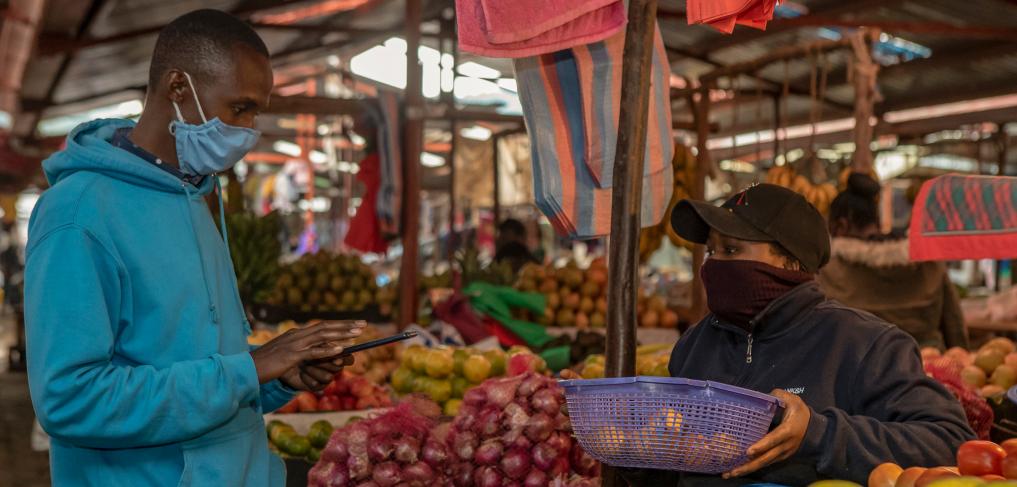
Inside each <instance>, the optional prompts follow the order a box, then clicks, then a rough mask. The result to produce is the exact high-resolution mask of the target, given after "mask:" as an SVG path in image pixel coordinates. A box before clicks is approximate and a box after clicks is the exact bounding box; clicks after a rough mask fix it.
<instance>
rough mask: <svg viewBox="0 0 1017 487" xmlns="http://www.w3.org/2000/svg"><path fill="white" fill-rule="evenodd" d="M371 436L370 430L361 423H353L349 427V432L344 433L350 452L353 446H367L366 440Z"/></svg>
mask: <svg viewBox="0 0 1017 487" xmlns="http://www.w3.org/2000/svg"><path fill="white" fill-rule="evenodd" d="M370 435H371V430H370V428H369V427H368V426H367V425H366V424H363V423H362V422H359V423H354V424H353V426H350V428H349V431H347V432H346V441H347V442H348V443H349V444H350V447H351V448H350V449H351V450H352V449H353V447H355V446H365V445H367V439H368V438H369V437H370Z"/></svg>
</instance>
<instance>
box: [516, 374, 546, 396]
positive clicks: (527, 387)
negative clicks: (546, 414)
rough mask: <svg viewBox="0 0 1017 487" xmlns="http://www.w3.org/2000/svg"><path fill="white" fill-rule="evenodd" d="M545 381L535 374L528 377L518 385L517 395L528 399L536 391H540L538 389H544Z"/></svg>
mask: <svg viewBox="0 0 1017 487" xmlns="http://www.w3.org/2000/svg"><path fill="white" fill-rule="evenodd" d="M546 381H547V379H546V378H544V377H543V376H540V375H536V374H534V375H529V376H527V377H526V378H525V379H524V380H523V382H522V383H521V384H519V391H518V392H517V395H519V396H522V397H530V396H532V395H533V393H534V392H537V391H538V390H540V388H542V387H544V383H545V382H546Z"/></svg>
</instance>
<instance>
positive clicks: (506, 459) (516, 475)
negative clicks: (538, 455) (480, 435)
mask: <svg viewBox="0 0 1017 487" xmlns="http://www.w3.org/2000/svg"><path fill="white" fill-rule="evenodd" d="M500 466H501V471H502V472H504V473H505V475H506V476H507V477H508V478H510V479H522V478H523V477H525V476H526V473H527V472H529V471H530V455H529V454H527V453H526V451H525V450H512V451H510V452H508V453H507V454H505V456H503V457H502V458H501V463H500Z"/></svg>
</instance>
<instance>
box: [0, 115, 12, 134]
mask: <svg viewBox="0 0 1017 487" xmlns="http://www.w3.org/2000/svg"><path fill="white" fill-rule="evenodd" d="M10 128H11V114H10V113H7V112H5V111H3V110H0V129H4V130H9V129H10Z"/></svg>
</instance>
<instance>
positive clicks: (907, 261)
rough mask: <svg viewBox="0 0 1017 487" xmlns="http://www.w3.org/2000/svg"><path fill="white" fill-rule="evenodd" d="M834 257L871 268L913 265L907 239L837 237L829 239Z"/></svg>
mask: <svg viewBox="0 0 1017 487" xmlns="http://www.w3.org/2000/svg"><path fill="white" fill-rule="evenodd" d="M830 251H831V254H832V255H833V257H834V258H836V259H841V260H843V261H845V262H848V263H851V264H862V265H866V266H869V267H873V268H888V267H901V266H913V265H914V263H912V262H911V258H910V256H911V253H910V250H909V248H908V240H907V239H896V240H859V239H856V238H843V237H838V238H834V239H832V240H831V241H830Z"/></svg>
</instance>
